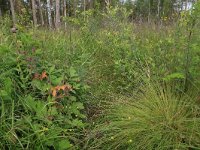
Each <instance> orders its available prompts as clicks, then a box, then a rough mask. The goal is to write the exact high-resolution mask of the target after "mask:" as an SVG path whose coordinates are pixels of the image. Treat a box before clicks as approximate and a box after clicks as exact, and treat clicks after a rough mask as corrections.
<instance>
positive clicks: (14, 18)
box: [10, 0, 16, 27]
mask: <svg viewBox="0 0 200 150" xmlns="http://www.w3.org/2000/svg"><path fill="white" fill-rule="evenodd" d="M10 8H11V13H12V21H13V27H15V26H16V17H15V9H14V5H13V0H10Z"/></svg>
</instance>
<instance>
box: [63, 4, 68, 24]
mask: <svg viewBox="0 0 200 150" xmlns="http://www.w3.org/2000/svg"><path fill="white" fill-rule="evenodd" d="M66 7H67V2H66V0H63V11H64V12H63V15H64V17H65V18H66V17H67V9H66ZM66 27H67V24H66V22H65V28H66Z"/></svg>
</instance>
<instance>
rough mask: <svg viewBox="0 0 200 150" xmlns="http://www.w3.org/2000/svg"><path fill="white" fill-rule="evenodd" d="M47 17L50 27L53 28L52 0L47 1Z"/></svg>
mask: <svg viewBox="0 0 200 150" xmlns="http://www.w3.org/2000/svg"><path fill="white" fill-rule="evenodd" d="M47 15H48V23H49V27H50V28H52V18H51V2H50V0H47Z"/></svg>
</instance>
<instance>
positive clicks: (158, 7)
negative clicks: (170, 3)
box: [157, 0, 160, 21]
mask: <svg viewBox="0 0 200 150" xmlns="http://www.w3.org/2000/svg"><path fill="white" fill-rule="evenodd" d="M157 9H158V14H157V15H158V21H159V20H160V0H158V6H157Z"/></svg>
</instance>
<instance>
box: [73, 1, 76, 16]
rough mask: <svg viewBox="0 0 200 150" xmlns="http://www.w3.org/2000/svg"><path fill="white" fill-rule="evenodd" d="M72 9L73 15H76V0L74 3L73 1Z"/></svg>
mask: <svg viewBox="0 0 200 150" xmlns="http://www.w3.org/2000/svg"><path fill="white" fill-rule="evenodd" d="M73 7H74V8H73V10H74V16H75V17H76V0H74V3H73Z"/></svg>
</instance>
